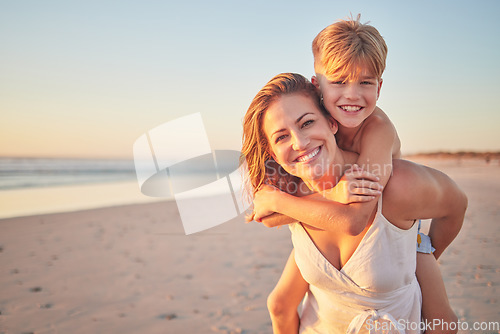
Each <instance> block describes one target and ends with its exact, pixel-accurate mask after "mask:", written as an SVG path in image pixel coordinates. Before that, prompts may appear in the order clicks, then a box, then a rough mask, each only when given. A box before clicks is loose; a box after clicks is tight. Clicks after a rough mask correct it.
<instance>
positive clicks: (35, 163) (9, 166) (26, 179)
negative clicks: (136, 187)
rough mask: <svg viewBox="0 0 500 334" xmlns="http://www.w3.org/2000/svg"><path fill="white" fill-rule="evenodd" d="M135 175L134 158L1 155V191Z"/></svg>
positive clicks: (124, 179) (117, 179)
mask: <svg viewBox="0 0 500 334" xmlns="http://www.w3.org/2000/svg"><path fill="white" fill-rule="evenodd" d="M135 179H136V175H135V169H134V162H133V160H123V159H122V160H118V159H113V160H110V159H60V158H0V191H1V190H12V189H23V188H40V187H53V186H62V185H77V184H91V183H104V182H120V181H131V180H135Z"/></svg>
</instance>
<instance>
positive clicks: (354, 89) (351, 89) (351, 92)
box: [344, 84, 359, 100]
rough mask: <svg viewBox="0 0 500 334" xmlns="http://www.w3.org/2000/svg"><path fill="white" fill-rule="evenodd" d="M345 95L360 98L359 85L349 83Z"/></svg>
mask: <svg viewBox="0 0 500 334" xmlns="http://www.w3.org/2000/svg"><path fill="white" fill-rule="evenodd" d="M344 95H345V97H346V98H348V99H351V100H352V99H356V98H358V97H359V89H358V86H357V85H355V84H347V85H346V88H345V91H344Z"/></svg>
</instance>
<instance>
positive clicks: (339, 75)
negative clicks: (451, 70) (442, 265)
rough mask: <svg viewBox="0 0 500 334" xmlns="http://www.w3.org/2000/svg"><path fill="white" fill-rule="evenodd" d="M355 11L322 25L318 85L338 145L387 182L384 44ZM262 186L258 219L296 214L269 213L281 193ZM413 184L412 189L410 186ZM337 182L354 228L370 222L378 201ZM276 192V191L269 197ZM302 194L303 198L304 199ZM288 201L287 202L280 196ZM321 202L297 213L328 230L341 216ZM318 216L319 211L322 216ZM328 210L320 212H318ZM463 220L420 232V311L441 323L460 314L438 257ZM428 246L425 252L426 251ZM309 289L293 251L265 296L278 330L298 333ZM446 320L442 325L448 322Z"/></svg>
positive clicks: (271, 222)
mask: <svg viewBox="0 0 500 334" xmlns="http://www.w3.org/2000/svg"><path fill="white" fill-rule="evenodd" d="M359 20H360V16H359V15H358V17H357V19H356V20H354V19H350V20H346V21H339V22H336V23H334V24H332V25H330V26H328V27H327V28H325V29H324V30H323V31H321V32H320V33H319V34H318V36H316V38H315V39H314V41H313V54H314V67H315V72H316V76H315V77H313V78H312V82H313V84H314V85H315V86H316V87H317V88H318V89H319V90H320V92H321V95H322V103H323V105H324V107H325V108H326V109H327V110H328V112H329V113H330V114H331V115H332V116H333V118H334V119H335V120H336V121H337V122H338V123H339V128H338V132H337V135H336V138H337V142H338V146H339V147H341V148H342V149H344V150H348V151H352V152H356V153H358V154H359V158H358V161H357V164H358V165H359V166H361V168H362V169H364V170H365V171H368V172H371V173H373V174H375V175H377V176H378V177H379V183H380V184H381V185H382V186H385V185H386V184H387V182H388V180H389V178H390V175H391V171H392V159H393V158H400V156H401V152H400V141H399V137H398V135H397V132H396V130H395V128H394V126H393V125H392V123H391V121H390V120H389V118H388V117H387V115H385V113H384V112H383V111H382V110H381V109H379V108H378V107H377V106H376V101H377V99H378V97H379V94H380V89H381V86H382V78H381V77H382V74H383V72H384V69H385V60H386V55H387V46H386V44H385V42H384V39H383V38H382V36H380V34H379V32H378V31H377V30H376V29H375V28H374V27H372V26H370V25H367V24H361V23H360V21H359ZM274 190H275V189H271V188H270V187H269V186H264V187H263V188H262V189H261V190H259V191H258V192H257V193H256V194H255V199H256V201H255V203H258V205H256V206H255V217H254V218H255V220H257V221H263V223H264V224H265V225H266V226H268V227H272V226H279V225H283V224H288V223H290V222H291V221H292V219H287V218H284V217H276V216H275V215H273V216H274V217H269V216H268V217H267V218H266V216H267V215H269V214H270V213H271V212H273V211H275V210H273V209H272V208H271V207H270V206H268V205H270V204H267V203H276V201H277V200H278V199H277V198H276V196H279V194H278V195H277V193H279V192H276V191H274ZM408 190H409V191H411V189H408ZM343 193H344V192H343V191H341V190H340V189H339V186H336V187H334V188H332V189H331V190H329V191H325V192H324V193H322V194H321V195H322V196H323V197H324V198H326V199H329V200H332V201H336V202H341V203H346V204H348V206H349V209H350V211H349V219H348V224H343V228H345V226H347V227H348V229H349V233H351V234H353V235H357V234H359V233H360V232H361V231H362V230H363V229H364V228H365V227H366V225H367V224H368V223H369V221H368V219H369V217H370V216H371V214H372V213H373V211H374V210H375V208H376V205H377V200H375V199H373V197H369V196H368V197H367V198H364V199H362V200H356V201H357V203H354V202H356V201H353V200H352V199H351V200H350V199H345V198H344V197H345V196H344V197H343V196H342V194H343ZM271 197H273V198H271ZM304 201H305V199H304ZM282 203H283V202H282ZM332 205H333V203H332V204H330V206H328V205H327V206H324V212H321V213H318V212H315V213H311V212H310V211H309V212H308V210H300V209H299V208H297V210H296V211H297V215H295V216H293V217H292V218H293V221H296V220H299V221H302V222H305V223H307V224H309V225H312V226H315V227H317V228H321V229H324V230H331V231H336V230H335V229H338V228H339V224H338V223H337V224H336V223H333V221H334V220H336V219H337V218H338V216H337V212H336V211H335V209H334V208H333V209H332ZM318 217H320V219H318ZM321 217H323V218H321ZM460 228H461V222H460V224H455V225H454V226H444V224H431V229H430V232H429V235H430V237H431V238H432V242H433V246H434V247H436V249H435V251H434V253H433V254H432V251H431V246H430V240H429V238H428V237H427V236H425V235H422V234H419V241H421V243H420V244H419V253H418V255H417V278H418V281H419V284H420V286H421V291H422V299H423V304H422V315H423V318H424V319H426V320H427V322H432V321H433V319H439V321H440V322H441V323H444V322H447V323H450V322H454V321H455V322H456V321H457V317H456V316H455V314H454V312H453V310H452V309H451V307H450V305H449V302H448V298H447V295H446V291H445V287H444V283H443V281H442V278H441V274H440V271H439V268H438V265H437V262H436V259H437V258H438V257H439V256H440V255H441V254H442V252H443V251H444V249H445V248H446V247H447V246H448V245H449V244H450V242H451V241H452V240H453V239H454V238H455V237H456V235H457V234H458V232H459V230H460ZM422 252H423V253H422ZM307 290H308V284H307V282H305V281H304V279H303V278H302V276H301V274H300V272H299V270H298V268H297V265H296V264H295V260H294V256H293V251H292V254H291V255H290V258H289V259H288V262H287V264H286V267H285V269H284V271H283V274H282V276H281V278H280V280H279V282H278V284H277V285H276V287H275V289H274V290H273V292H272V293H271V294H270V296H269V298H268V308H269V311H270V314H271V319H272V322H273V330H274V332H275V333H297V332H298V326H299V324H298V314H297V307H298V305H299V304H300V301H301V300H302V298H303V296H304V295H305V293H306V292H307ZM443 328H444V327H443ZM430 332H444V331H443V330H441V328H438V327H435V328H430V329H429V330H428V331H427V333H430Z"/></svg>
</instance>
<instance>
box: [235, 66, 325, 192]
mask: <svg viewBox="0 0 500 334" xmlns="http://www.w3.org/2000/svg"><path fill="white" fill-rule="evenodd" d="M288 94H305V95H307V96H309V97H311V99H312V100H313V101H314V103H315V104H316V106H317V107H318V108H319V109H320V110H321V111H322V113H323V114H324V115H325V117H327V118H328V119H330V118H331V116H330V115H329V114H328V112H327V111H326V110H325V109H324V108H323V106H322V105H321V104H320V96H319V92H318V90H317V89H316V87H315V86H314V85H313V84H312V83H311V82H310V81H309V80H307V79H306V78H305V77H303V76H302V75H300V74H296V73H282V74H278V75H276V76H275V77H273V78H272V79H271V80H270V81H269V82H268V83H267V84H266V85H265V86H264V87H262V89H261V90H260V91H259V92H258V93H257V95H256V96H255V97H254V99H253V100H252V103H251V104H250V107H248V110H247V112H246V114H245V118H244V121H243V147H242V150H241V153H242V156H241V160H242V162H245V161H246V163H247V165H248V174H247V180H246V187H245V188H246V190H247V193H248V194H249V195H250V196H252V197H253V194H254V193H255V191H257V190H258V189H259V188H260V186H261V185H262V184H263V183H270V184H273V185H275V186H278V187H279V188H281V187H280V186H279V185H280V184H281V183H282V182H283V180H285V179H286V180H287V181H290V180H292V179H293V178H295V177H292V176H291V175H289V174H288V173H286V172H285V171H284V170H283V169H282V168H281V166H279V165H278V164H277V163H276V162H275V161H274V159H273V158H272V156H271V149H270V146H269V142H268V140H267V137H266V134H265V133H264V129H263V124H262V122H263V119H264V115H265V113H266V111H267V110H268V109H269V107H270V106H271V105H272V104H273V103H274V102H275V101H277V100H278V99H279V98H280V97H281V96H283V95H288Z"/></svg>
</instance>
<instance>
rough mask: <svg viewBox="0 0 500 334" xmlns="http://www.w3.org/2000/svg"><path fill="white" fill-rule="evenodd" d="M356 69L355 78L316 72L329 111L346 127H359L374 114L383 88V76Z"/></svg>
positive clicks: (315, 80)
mask: <svg viewBox="0 0 500 334" xmlns="http://www.w3.org/2000/svg"><path fill="white" fill-rule="evenodd" d="M356 72H357V73H358V74H357V75H355V76H352V77H347V76H342V75H339V76H335V75H332V76H327V75H325V74H321V73H317V74H316V75H317V77H316V78H314V77H313V80H312V82H313V83H314V84H315V85H316V87H319V89H320V91H321V94H322V96H323V104H324V106H325V108H326V110H328V112H329V113H330V114H331V115H332V117H333V118H334V119H335V120H336V121H337V122H339V123H340V124H339V125H340V126H344V127H346V128H356V127H359V126H360V125H361V124H362V123H363V121H364V120H365V119H366V118H368V116H370V115H371V114H372V113H373V111H374V110H375V107H376V103H377V99H378V97H379V94H380V88H381V87H382V79H379V78H377V77H375V76H373V75H371V74H370V73H369V71H367V70H366V69H365V68H363V67H362V68H360V69H358V71H356Z"/></svg>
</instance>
